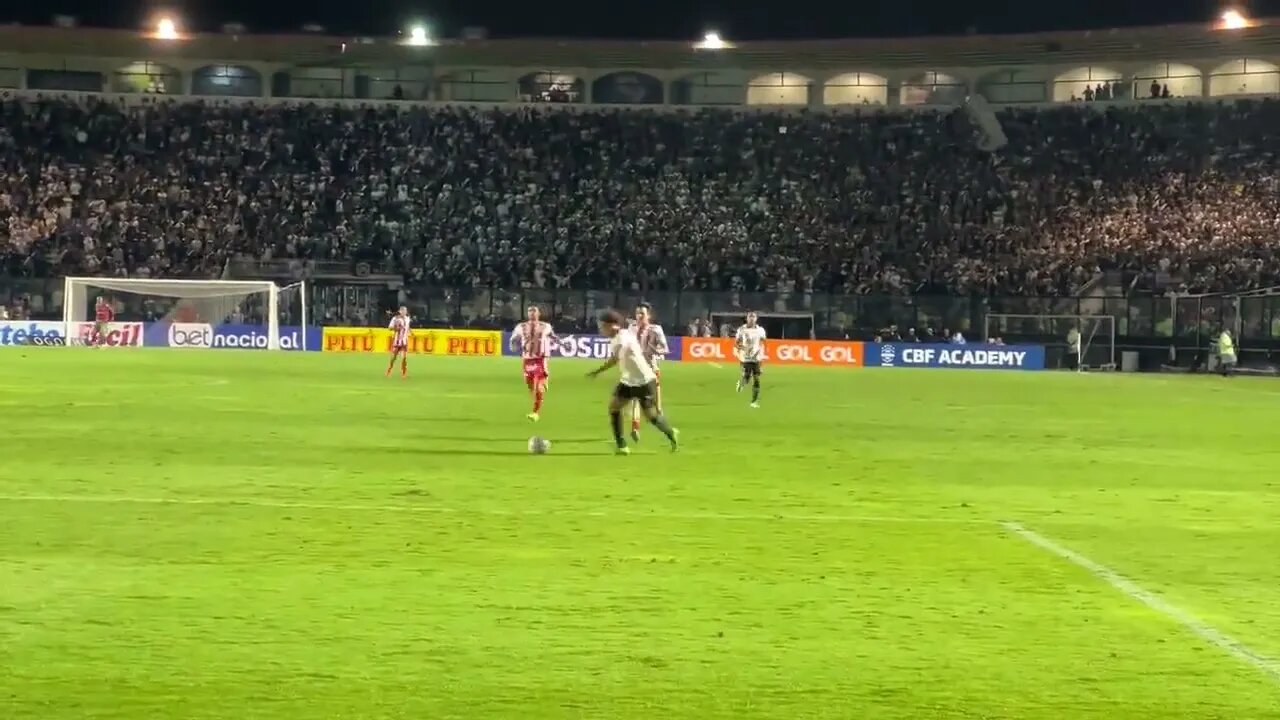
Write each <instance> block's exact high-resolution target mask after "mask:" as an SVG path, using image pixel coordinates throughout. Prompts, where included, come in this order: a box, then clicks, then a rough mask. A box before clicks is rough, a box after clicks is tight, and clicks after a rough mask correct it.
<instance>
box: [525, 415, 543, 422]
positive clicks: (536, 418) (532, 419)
mask: <svg viewBox="0 0 1280 720" xmlns="http://www.w3.org/2000/svg"><path fill="white" fill-rule="evenodd" d="M525 417H527V418H529V422H538V421H539V420H541V419H542V416H541V415H539V414H538V413H529V414H528V415H525Z"/></svg>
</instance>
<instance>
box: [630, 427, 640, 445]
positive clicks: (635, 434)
mask: <svg viewBox="0 0 1280 720" xmlns="http://www.w3.org/2000/svg"><path fill="white" fill-rule="evenodd" d="M631 442H640V428H638V427H632V428H631Z"/></svg>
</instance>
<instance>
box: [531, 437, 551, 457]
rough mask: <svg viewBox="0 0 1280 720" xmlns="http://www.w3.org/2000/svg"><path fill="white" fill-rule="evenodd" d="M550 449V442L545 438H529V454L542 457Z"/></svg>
mask: <svg viewBox="0 0 1280 720" xmlns="http://www.w3.org/2000/svg"><path fill="white" fill-rule="evenodd" d="M550 449H551V441H550V440H547V439H545V438H540V437H537V436H536V435H535V436H534V437H531V438H529V452H531V453H533V454H534V455H542V454H544V453H546V452H547V451H548V450H550Z"/></svg>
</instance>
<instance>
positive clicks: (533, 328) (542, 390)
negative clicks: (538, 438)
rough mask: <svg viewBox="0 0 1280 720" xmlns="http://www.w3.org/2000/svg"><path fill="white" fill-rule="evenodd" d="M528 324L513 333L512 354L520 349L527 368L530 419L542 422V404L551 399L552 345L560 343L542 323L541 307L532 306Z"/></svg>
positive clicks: (526, 379) (546, 325)
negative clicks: (548, 364)
mask: <svg viewBox="0 0 1280 720" xmlns="http://www.w3.org/2000/svg"><path fill="white" fill-rule="evenodd" d="M526 317H527V318H528V320H526V321H525V322H522V323H520V324H519V325H517V326H516V329H515V330H513V331H511V350H512V351H513V352H514V351H515V349H516V347H517V346H519V348H520V358H521V359H522V360H523V362H522V365H523V366H524V384H525V385H526V386H527V387H528V388H529V396H530V399H531V400H532V401H533V411H532V412H530V413H529V414H528V415H527V416H526V417H528V418H529V419H530V420H532V421H533V422H538V420H539V418H541V417H542V401H543V400H544V399H545V398H546V395H547V382H548V380H550V379H551V370H550V368H548V367H547V358H548V357H549V356H550V355H551V344H552V343H558V342H560V338H558V337H556V333H555V331H554V330H552V329H551V323H545V322H542V311H541V310H539V309H538V306H537V305H530V306H529V310H528V314H527V315H526Z"/></svg>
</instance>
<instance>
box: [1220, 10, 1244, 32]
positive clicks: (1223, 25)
mask: <svg viewBox="0 0 1280 720" xmlns="http://www.w3.org/2000/svg"><path fill="white" fill-rule="evenodd" d="M1247 27H1253V21H1252V20H1250V19H1249V18H1248V17H1245V14H1244V13H1242V12H1240V11H1239V10H1235V9H1232V10H1224V11H1223V12H1222V16H1221V17H1220V18H1219V19H1218V29H1219V30H1240V29H1242V28H1247Z"/></svg>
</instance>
